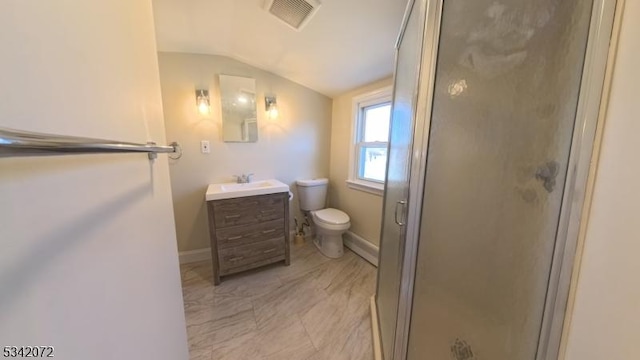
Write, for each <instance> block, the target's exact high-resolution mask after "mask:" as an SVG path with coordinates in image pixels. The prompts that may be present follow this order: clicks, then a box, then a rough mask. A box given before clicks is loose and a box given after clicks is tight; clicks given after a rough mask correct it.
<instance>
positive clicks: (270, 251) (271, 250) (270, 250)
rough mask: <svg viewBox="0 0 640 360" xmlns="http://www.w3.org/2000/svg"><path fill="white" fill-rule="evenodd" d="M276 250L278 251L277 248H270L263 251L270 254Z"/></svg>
mask: <svg viewBox="0 0 640 360" xmlns="http://www.w3.org/2000/svg"><path fill="white" fill-rule="evenodd" d="M274 251H276V248H273V249H269V250H265V251H263V252H262V253H263V254H268V253H272V252H274Z"/></svg>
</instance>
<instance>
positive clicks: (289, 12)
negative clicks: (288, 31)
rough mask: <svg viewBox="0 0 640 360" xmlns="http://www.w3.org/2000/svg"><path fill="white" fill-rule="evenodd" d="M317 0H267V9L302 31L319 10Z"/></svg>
mask: <svg viewBox="0 0 640 360" xmlns="http://www.w3.org/2000/svg"><path fill="white" fill-rule="evenodd" d="M319 7H320V2H318V1H316V0H266V1H265V9H267V11H269V12H270V13H271V14H272V15H273V16H275V17H277V18H278V19H280V20H281V21H282V22H284V23H285V24H287V25H289V26H290V27H292V28H293V29H294V30H297V31H300V30H302V28H303V27H304V26H305V25H306V24H307V23H308V22H309V20H311V18H312V17H313V15H314V14H315V13H316V11H318V8H319Z"/></svg>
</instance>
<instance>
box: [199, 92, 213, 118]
mask: <svg viewBox="0 0 640 360" xmlns="http://www.w3.org/2000/svg"><path fill="white" fill-rule="evenodd" d="M196 105H197V106H198V112H199V113H200V115H209V113H211V101H210V100H209V90H196Z"/></svg>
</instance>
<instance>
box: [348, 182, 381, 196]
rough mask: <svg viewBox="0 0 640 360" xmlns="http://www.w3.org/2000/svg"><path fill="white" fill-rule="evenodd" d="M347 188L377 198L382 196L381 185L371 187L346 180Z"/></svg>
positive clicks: (363, 183)
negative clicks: (376, 196)
mask: <svg viewBox="0 0 640 360" xmlns="http://www.w3.org/2000/svg"><path fill="white" fill-rule="evenodd" d="M347 186H348V187H349V188H351V189H354V190H359V191H364V192H368V193H370V194H374V195H378V196H382V195H384V185H383V184H379V185H373V184H370V183H365V182H362V181H357V180H347Z"/></svg>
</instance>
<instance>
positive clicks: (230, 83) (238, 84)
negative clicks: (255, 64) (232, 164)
mask: <svg viewBox="0 0 640 360" xmlns="http://www.w3.org/2000/svg"><path fill="white" fill-rule="evenodd" d="M220 102H221V109H222V140H224V141H225V142H256V141H258V121H257V117H256V80H255V79H252V78H246V77H241V76H230V75H220Z"/></svg>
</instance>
